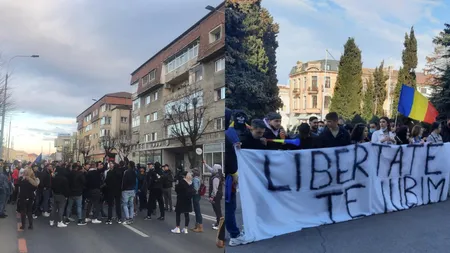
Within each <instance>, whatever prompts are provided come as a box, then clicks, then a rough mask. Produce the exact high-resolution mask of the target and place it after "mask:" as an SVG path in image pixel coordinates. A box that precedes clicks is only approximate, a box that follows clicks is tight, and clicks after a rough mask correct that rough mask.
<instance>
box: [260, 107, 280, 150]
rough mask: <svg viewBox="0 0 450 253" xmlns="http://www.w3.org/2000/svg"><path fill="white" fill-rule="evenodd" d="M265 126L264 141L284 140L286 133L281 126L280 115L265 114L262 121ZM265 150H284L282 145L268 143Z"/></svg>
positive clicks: (274, 113)
mask: <svg viewBox="0 0 450 253" xmlns="http://www.w3.org/2000/svg"><path fill="white" fill-rule="evenodd" d="M263 122H264V124H265V132H264V136H263V137H264V138H265V139H285V138H286V133H285V131H284V129H283V127H282V126H281V115H280V114H279V113H276V112H271V113H269V114H267V116H266V118H265V119H264V121H263ZM267 148H268V149H270V150H279V149H284V147H283V144H281V143H277V142H269V143H267Z"/></svg>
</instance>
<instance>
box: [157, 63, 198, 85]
mask: <svg viewBox="0 0 450 253" xmlns="http://www.w3.org/2000/svg"><path fill="white" fill-rule="evenodd" d="M196 63H197V57H195V58H193V59H191V60H189V61H188V62H186V63H185V64H183V65H181V66H180V67H178V68H177V69H175V70H173V71H171V72H169V73H167V74H165V76H164V82H165V83H167V84H176V83H180V82H182V81H183V80H185V79H188V80H189V70H190V69H191V68H192V67H193V66H194V65H195V64H196Z"/></svg>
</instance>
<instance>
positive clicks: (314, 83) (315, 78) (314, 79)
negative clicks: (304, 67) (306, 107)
mask: <svg viewBox="0 0 450 253" xmlns="http://www.w3.org/2000/svg"><path fill="white" fill-rule="evenodd" d="M311 86H312V88H313V89H317V76H313V77H312V80H311Z"/></svg>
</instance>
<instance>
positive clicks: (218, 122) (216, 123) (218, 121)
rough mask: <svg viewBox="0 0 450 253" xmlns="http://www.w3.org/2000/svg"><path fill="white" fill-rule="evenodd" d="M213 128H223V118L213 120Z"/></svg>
mask: <svg viewBox="0 0 450 253" xmlns="http://www.w3.org/2000/svg"><path fill="white" fill-rule="evenodd" d="M214 129H215V130H224V129H225V119H224V118H217V119H215V120H214Z"/></svg>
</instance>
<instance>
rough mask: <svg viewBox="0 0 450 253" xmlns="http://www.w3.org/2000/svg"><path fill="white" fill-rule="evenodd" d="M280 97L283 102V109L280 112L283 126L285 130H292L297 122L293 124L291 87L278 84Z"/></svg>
mask: <svg viewBox="0 0 450 253" xmlns="http://www.w3.org/2000/svg"><path fill="white" fill-rule="evenodd" d="M278 89H279V96H280V98H281V101H283V107H282V108H281V109H280V110H279V111H278V112H279V113H280V115H281V125H282V126H283V127H284V129H290V128H291V127H292V125H293V124H295V123H296V122H291V108H290V103H291V92H290V91H291V90H290V88H289V86H287V85H283V84H278Z"/></svg>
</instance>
